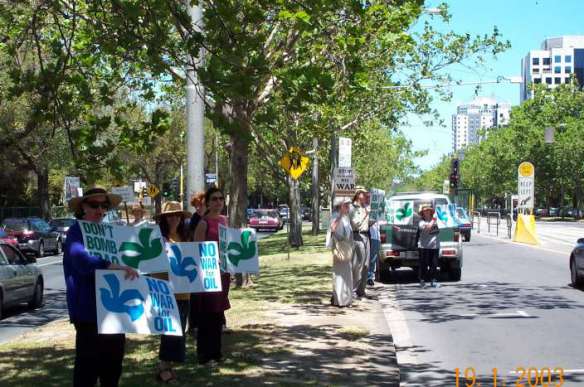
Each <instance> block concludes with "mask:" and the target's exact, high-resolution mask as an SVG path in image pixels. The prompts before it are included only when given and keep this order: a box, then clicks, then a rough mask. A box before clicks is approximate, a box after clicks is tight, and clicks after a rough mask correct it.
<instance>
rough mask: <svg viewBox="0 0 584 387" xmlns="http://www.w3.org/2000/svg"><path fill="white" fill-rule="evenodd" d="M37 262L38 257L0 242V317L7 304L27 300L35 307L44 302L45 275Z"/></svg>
mask: <svg viewBox="0 0 584 387" xmlns="http://www.w3.org/2000/svg"><path fill="white" fill-rule="evenodd" d="M35 262H36V258H34V257H25V256H24V255H23V254H22V253H21V252H20V251H19V250H18V249H16V248H15V247H13V246H10V245H9V244H8V243H4V242H0V319H1V318H2V316H3V311H4V308H5V307H7V306H10V305H15V304H19V303H23V302H27V303H28V306H29V307H30V308H33V309H34V308H38V307H40V306H41V305H42V304H43V292H44V281H43V275H42V273H41V271H40V269H39V268H38V267H36V265H34V263H35Z"/></svg>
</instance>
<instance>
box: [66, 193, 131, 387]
mask: <svg viewBox="0 0 584 387" xmlns="http://www.w3.org/2000/svg"><path fill="white" fill-rule="evenodd" d="M121 201H122V198H121V196H119V195H114V194H111V193H108V192H107V191H106V190H105V189H103V188H91V189H88V190H87V191H86V192H85V194H84V195H83V196H81V197H76V198H73V199H71V200H70V201H69V208H70V209H71V211H73V213H74V214H75V217H76V218H77V219H79V220H84V221H87V222H95V223H101V222H102V220H103V217H104V216H105V214H106V212H107V211H108V210H109V209H112V208H116V207H117V206H118V204H120V202H121ZM98 269H110V270H123V271H125V275H126V278H130V279H134V278H136V277H138V272H137V271H135V270H134V269H132V268H130V267H127V266H121V265H118V264H115V263H111V262H109V261H106V260H105V259H103V258H101V257H96V256H93V255H90V254H89V252H88V251H87V249H86V248H85V245H84V244H83V235H82V233H81V227H80V226H79V223H78V222H76V223H75V224H74V225H73V226H71V228H69V230H68V231H67V239H66V241H65V246H64V248H63V272H64V274H65V284H66V287H67V307H68V309H69V321H70V322H71V323H72V324H73V325H74V326H75V331H76V332H75V368H74V370H73V386H74V387H88V386H95V385H96V383H97V381H98V379H99V383H100V386H102V387H112V386H117V385H118V383H119V380H120V376H121V374H122V362H123V359H124V351H125V343H126V336H125V335H123V334H99V333H97V311H96V310H97V307H96V302H95V271H96V270H98Z"/></svg>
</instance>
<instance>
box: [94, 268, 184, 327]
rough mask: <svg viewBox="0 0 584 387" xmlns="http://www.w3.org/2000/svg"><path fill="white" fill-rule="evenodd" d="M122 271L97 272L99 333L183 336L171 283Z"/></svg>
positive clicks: (96, 289) (96, 291)
mask: <svg viewBox="0 0 584 387" xmlns="http://www.w3.org/2000/svg"><path fill="white" fill-rule="evenodd" d="M124 277H125V273H124V272H123V271H121V270H96V271H95V295H96V300H95V301H96V302H95V303H96V306H97V327H98V332H99V333H109V334H114V333H141V334H146V335H171V336H182V328H181V323H180V315H179V312H178V306H177V304H176V299H175V297H174V293H173V290H172V285H171V284H170V283H169V282H168V281H164V280H161V279H157V278H152V277H146V276H140V277H138V278H136V279H133V280H127V279H125V278H124Z"/></svg>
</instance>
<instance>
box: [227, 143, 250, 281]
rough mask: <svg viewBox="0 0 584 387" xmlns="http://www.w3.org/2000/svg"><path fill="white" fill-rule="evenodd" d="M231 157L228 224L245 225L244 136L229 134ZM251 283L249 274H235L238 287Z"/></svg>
mask: <svg viewBox="0 0 584 387" xmlns="http://www.w3.org/2000/svg"><path fill="white" fill-rule="evenodd" d="M231 144H232V146H231V159H230V161H229V173H230V175H231V189H230V197H229V209H228V210H229V225H230V226H231V227H238V228H239V227H244V226H245V223H246V222H245V210H246V209H247V166H248V154H249V142H248V141H247V139H246V138H245V137H244V136H241V135H238V134H233V135H231ZM250 284H251V279H250V275H249V274H247V273H246V274H236V275H235V285H236V286H238V287H242V286H248V285H250Z"/></svg>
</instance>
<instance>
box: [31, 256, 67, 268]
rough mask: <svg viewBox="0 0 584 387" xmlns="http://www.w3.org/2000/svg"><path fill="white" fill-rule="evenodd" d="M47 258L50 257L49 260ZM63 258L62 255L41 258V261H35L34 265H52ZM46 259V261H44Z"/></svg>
mask: <svg viewBox="0 0 584 387" xmlns="http://www.w3.org/2000/svg"><path fill="white" fill-rule="evenodd" d="M49 259H51V260H50V261H49ZM62 260H63V257H61V256H59V257H54V258H47V259H44V260H43V263H37V264H36V266H37V267H44V266H49V265H54V264H55V263H59V262H61V261H62ZM46 261H48V262H46Z"/></svg>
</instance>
